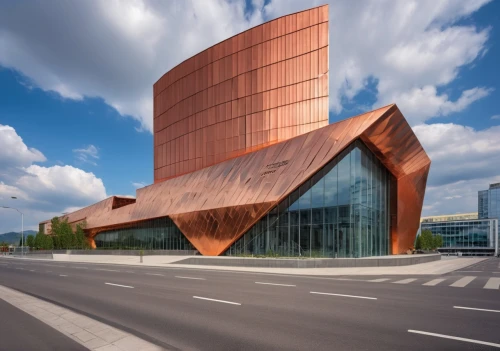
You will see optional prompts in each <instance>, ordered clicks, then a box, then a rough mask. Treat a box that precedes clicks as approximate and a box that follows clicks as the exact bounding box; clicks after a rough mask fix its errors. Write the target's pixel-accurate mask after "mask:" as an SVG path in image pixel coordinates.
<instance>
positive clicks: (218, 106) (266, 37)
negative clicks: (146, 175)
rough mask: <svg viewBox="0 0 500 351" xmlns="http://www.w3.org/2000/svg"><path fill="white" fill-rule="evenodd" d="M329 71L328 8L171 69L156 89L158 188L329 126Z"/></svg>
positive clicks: (256, 31) (278, 22) (248, 34)
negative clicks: (181, 176) (175, 178)
mask: <svg viewBox="0 0 500 351" xmlns="http://www.w3.org/2000/svg"><path fill="white" fill-rule="evenodd" d="M328 67H329V65H328V5H324V6H321V7H317V8H313V9H309V10H306V11H302V12H299V13H295V14H291V15H288V16H284V17H280V18H278V19H275V20H272V21H270V22H267V23H264V24H262V25H260V26H257V27H254V28H251V29H249V30H247V31H245V32H243V33H240V34H238V35H236V36H234V37H232V38H229V39H227V40H225V41H223V42H221V43H218V44H216V45H214V46H212V47H210V48H208V49H206V50H205V51H202V52H201V53H199V54H197V55H195V56H194V57H192V58H190V59H188V60H186V61H184V62H182V63H181V64H179V65H178V66H176V67H174V68H173V69H172V70H170V71H169V72H167V73H166V74H165V75H164V76H163V77H161V78H160V79H159V80H158V81H157V82H156V83H155V84H154V87H153V95H154V123H153V125H154V181H155V183H157V182H160V181H163V180H166V179H169V178H172V177H176V176H179V175H181V174H186V173H189V172H193V171H195V170H199V169H202V168H204V167H208V166H211V165H214V164H216V163H219V162H222V161H225V160H227V159H230V158H234V157H237V156H240V155H243V154H246V153H249V152H252V151H256V150H259V149H261V148H263V147H266V146H268V145H271V144H275V143H278V142H280V141H283V140H286V139H290V138H293V137H295V136H297V135H300V134H304V133H307V132H310V131H311V130H314V129H318V128H321V127H323V126H325V125H327V124H328V74H329V72H328ZM195 135H196V137H195Z"/></svg>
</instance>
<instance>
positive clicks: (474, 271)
mask: <svg viewBox="0 0 500 351" xmlns="http://www.w3.org/2000/svg"><path fill="white" fill-rule="evenodd" d="M482 272H483V271H455V273H482Z"/></svg>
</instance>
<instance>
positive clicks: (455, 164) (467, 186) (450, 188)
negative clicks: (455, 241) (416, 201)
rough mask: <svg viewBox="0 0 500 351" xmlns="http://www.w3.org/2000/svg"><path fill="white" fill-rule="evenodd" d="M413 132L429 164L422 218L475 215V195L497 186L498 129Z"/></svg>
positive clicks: (421, 128) (433, 127) (449, 127)
mask: <svg viewBox="0 0 500 351" xmlns="http://www.w3.org/2000/svg"><path fill="white" fill-rule="evenodd" d="M413 130H414V131H415V134H416V135H417V137H418V138H419V140H420V142H421V143H422V145H423V146H424V149H425V151H426V152H427V154H428V155H429V157H430V158H431V160H432V164H431V170H430V174H429V179H428V182H427V185H428V187H427V190H426V197H425V202H424V205H425V206H424V214H426V215H434V214H444V213H456V212H475V211H477V192H478V191H479V190H484V189H487V188H488V185H489V184H490V183H496V182H500V168H499V167H498V166H497V165H499V164H500V143H499V142H498V140H500V126H494V127H491V128H488V129H484V130H475V129H473V128H471V127H465V126H461V125H457V124H453V123H448V124H423V125H418V126H415V127H414V128H413Z"/></svg>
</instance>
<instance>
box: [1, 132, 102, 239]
mask: <svg viewBox="0 0 500 351" xmlns="http://www.w3.org/2000/svg"><path fill="white" fill-rule="evenodd" d="M0 149H1V150H5V151H6V152H5V153H4V152H2V153H1V154H0V205H1V206H8V207H15V208H18V209H19V210H21V211H22V212H23V213H24V220H25V227H26V228H27V229H36V228H37V225H38V223H39V222H40V221H42V220H46V219H49V218H52V217H53V216H55V215H60V214H61V213H62V212H68V211H73V210H75V209H78V208H81V207H84V206H87V205H89V204H92V203H94V202H97V201H99V200H102V199H104V198H105V197H106V196H107V195H106V189H105V187H104V184H103V182H102V180H101V179H100V178H98V177H96V176H95V175H94V174H93V173H90V172H85V171H83V170H81V169H79V168H76V167H73V166H59V165H56V166H52V167H44V166H40V165H37V164H34V163H35V162H43V161H45V160H46V159H45V157H44V156H43V154H42V153H41V152H40V151H38V150H36V149H34V148H29V147H28V146H27V145H26V144H25V143H24V142H23V141H22V138H21V137H20V136H19V135H18V134H17V132H16V131H15V129H14V128H12V127H8V126H0ZM82 150H86V151H87V153H85V152H83V154H89V155H91V156H89V157H93V156H92V155H94V156H96V154H95V153H94V152H93V149H92V148H90V147H89V148H86V149H82ZM5 173H8V175H7V176H4V174H5ZM13 196H14V197H16V198H17V199H12V197H13ZM19 229H20V228H19V219H18V218H17V215H16V214H15V213H14V212H13V211H11V210H8V209H0V233H3V232H7V231H12V230H15V231H18V230H19Z"/></svg>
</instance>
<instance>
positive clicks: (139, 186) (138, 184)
mask: <svg viewBox="0 0 500 351" xmlns="http://www.w3.org/2000/svg"><path fill="white" fill-rule="evenodd" d="M131 183H132V186H133V187H134V188H136V189H138V188H144V187H145V186H146V185H147V184H146V183H144V182H131Z"/></svg>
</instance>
